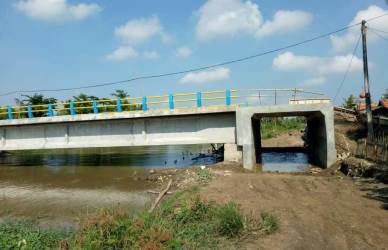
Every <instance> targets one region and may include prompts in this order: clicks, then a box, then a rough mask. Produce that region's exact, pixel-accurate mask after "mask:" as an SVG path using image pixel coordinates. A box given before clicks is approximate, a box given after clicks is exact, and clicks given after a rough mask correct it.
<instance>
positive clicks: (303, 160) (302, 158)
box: [260, 151, 311, 172]
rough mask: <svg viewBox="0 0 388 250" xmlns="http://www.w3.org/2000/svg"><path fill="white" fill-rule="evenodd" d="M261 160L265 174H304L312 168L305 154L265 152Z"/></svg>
mask: <svg viewBox="0 0 388 250" xmlns="http://www.w3.org/2000/svg"><path fill="white" fill-rule="evenodd" d="M261 159H262V163H261V164H260V167H261V170H262V171H264V172H275V171H276V172H304V171H306V170H307V169H308V168H310V167H311V165H310V164H309V157H308V154H307V153H304V152H276V151H274V152H263V153H262V154H261Z"/></svg>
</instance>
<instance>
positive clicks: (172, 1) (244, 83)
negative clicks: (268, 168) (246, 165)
mask: <svg viewBox="0 0 388 250" xmlns="http://www.w3.org/2000/svg"><path fill="white" fill-rule="evenodd" d="M387 12H388V4H387V2H386V1H384V0H374V1H373V0H371V1H368V0H351V1H350V0H349V1H345V0H341V1H338V0H326V1H311V0H294V1H286V0H284V1H283V0H276V1H275V0H273V1H264V0H262V1H259V0H251V1H245V0H207V1H205V0H202V1H200V0H193V1H182V0H169V1H150V0H131V1H128V0H116V1H102V0H0V95H1V94H3V93H7V92H10V91H15V90H36V89H57V88H72V87H80V86H85V85H93V84H96V83H105V82H114V81H121V80H126V79H130V78H134V77H138V76H144V75H154V74H162V73H169V72H175V71H181V70H186V69H190V68H197V67H202V66H207V65H213V64H217V63H220V62H223V61H229V60H234V59H238V58H242V57H246V56H250V55H253V54H258V53H261V52H264V51H267V50H272V49H276V48H279V47H283V46H286V45H288V44H292V43H295V42H299V41H301V40H305V39H309V38H311V37H314V36H317V35H320V34H323V33H327V32H330V31H334V30H337V29H339V28H342V27H344V26H347V25H349V24H353V23H357V22H359V21H361V20H362V19H368V18H372V17H375V16H379V15H382V14H384V13H387ZM367 25H368V26H369V27H370V29H369V30H368V37H367V39H368V59H369V74H370V86H371V95H372V98H373V99H374V100H377V99H378V98H379V97H380V96H381V94H382V93H383V92H384V91H385V89H387V88H388V71H387V70H386V69H387V65H388V16H385V17H383V18H379V19H375V20H373V21H371V22H369V23H368V24H367ZM371 29H374V30H373V32H372V30H371ZM378 30H379V31H378ZM383 31H385V32H387V33H384V32H383ZM376 33H378V34H379V35H376ZM359 37H360V27H359V26H356V27H354V28H351V29H348V30H345V31H343V32H340V33H336V34H335V35H332V36H329V37H326V38H323V39H320V40H316V41H314V42H311V43H307V44H303V45H301V46H298V47H294V48H289V49H286V50H282V51H278V52H276V53H272V54H267V55H265V56H262V57H257V58H254V59H252V60H247V61H244V62H240V63H235V64H229V65H224V66H220V67H215V68H212V69H208V70H205V71H199V72H191V73H186V74H180V75H175V76H169V77H163V78H153V79H147V80H138V81H133V82H128V83H122V84H119V85H113V86H106V87H101V88H93V89H85V90H71V91H60V92H50V93H44V94H45V95H46V96H50V97H51V96H52V97H56V98H58V99H59V100H66V99H68V98H70V97H72V96H74V95H78V94H80V93H87V94H89V95H94V96H99V97H109V96H110V94H111V93H112V92H114V90H115V89H124V90H126V91H127V92H128V93H129V94H130V95H131V96H142V95H161V94H169V93H176V92H191V91H198V90H202V91H205V90H220V89H226V88H233V89H250V88H295V87H297V88H302V89H305V90H310V91H318V92H322V93H324V94H326V95H327V96H328V97H331V98H334V96H335V95H336V93H337V91H338V89H339V86H340V83H341V81H342V79H343V78H344V74H345V72H346V71H347V69H348V65H349V62H350V60H351V59H352V53H353V50H354V48H355V46H356V43H357V41H358V39H359ZM384 38H386V40H384ZM361 48H362V47H361V44H359V46H358V49H357V51H356V54H355V56H354V57H353V59H352V64H351V67H350V68H349V74H348V76H347V78H346V81H345V82H344V84H343V87H342V88H341V91H340V92H339V95H338V97H337V99H336V100H335V102H336V103H337V104H340V103H342V102H343V98H344V97H346V96H348V95H350V94H354V95H359V93H360V92H361V91H362V89H363V74H362V72H363V70H362V69H363V66H362V50H361ZM14 98H22V97H21V94H14V95H8V96H0V105H8V104H12V103H13V102H14ZM22 99H23V98H22Z"/></svg>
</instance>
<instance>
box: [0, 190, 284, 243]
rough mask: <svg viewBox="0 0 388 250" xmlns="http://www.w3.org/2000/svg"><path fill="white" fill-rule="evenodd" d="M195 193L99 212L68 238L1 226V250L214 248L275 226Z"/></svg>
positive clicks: (271, 219)
mask: <svg viewBox="0 0 388 250" xmlns="http://www.w3.org/2000/svg"><path fill="white" fill-rule="evenodd" d="M197 191H198V187H195V188H192V189H190V190H186V191H183V192H177V193H175V194H174V195H172V196H171V197H169V198H168V199H166V201H164V202H163V203H162V204H161V206H160V207H159V208H157V209H156V210H154V211H153V212H143V213H141V214H139V215H136V216H131V215H128V214H127V213H126V212H124V211H121V210H112V209H111V210H106V209H105V210H101V211H99V212H97V213H95V214H93V215H91V216H88V217H87V218H85V220H84V221H82V222H81V224H80V228H79V230H77V231H76V232H74V233H73V234H69V233H64V232H56V231H50V230H42V229H38V228H37V227H34V226H33V225H32V224H20V225H18V224H0V249H53V248H54V249H55V248H60V249H155V250H156V249H215V248H218V247H220V245H222V246H228V244H229V245H232V244H234V243H236V242H237V239H239V238H240V236H242V235H244V234H246V233H249V231H248V230H247V229H249V228H259V229H260V230H262V231H263V232H265V234H269V233H272V232H274V231H275V230H276V229H277V227H278V224H277V220H276V218H275V217H273V216H272V215H269V214H266V215H265V216H263V215H262V220H261V222H258V224H256V222H253V221H250V220H248V219H247V218H246V217H244V216H243V215H242V213H241V211H240V209H239V207H238V206H237V205H236V204H235V203H228V204H216V203H215V202H207V201H203V200H201V199H200V198H199V196H198V192H197ZM274 221H275V222H274ZM253 224H254V225H253Z"/></svg>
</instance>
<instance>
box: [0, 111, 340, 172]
mask: <svg viewBox="0 0 388 250" xmlns="http://www.w3.org/2000/svg"><path fill="white" fill-rule="evenodd" d="M294 115H295V116H298V115H304V116H306V117H307V123H308V127H309V129H308V138H309V139H308V141H309V145H313V146H311V147H310V148H311V150H312V151H311V152H310V155H312V156H313V158H315V159H317V160H318V164H319V165H321V166H323V167H327V166H330V165H331V164H332V163H334V161H335V157H336V151H335V145H334V122H333V107H332V105H330V104H311V105H277V106H258V107H237V108H236V107H203V108H195V109H193V108H187V109H181V110H156V111H147V112H144V113H131V112H122V113H102V114H88V115H76V116H59V117H41V118H32V119H15V120H10V121H6V120H5V121H4V120H3V121H0V136H1V138H0V151H11V150H29V149H54V148H84V147H124V146H149V145H174V144H175V145H180V144H208V143H223V144H225V160H227V161H241V158H242V162H243V165H244V167H245V168H247V169H253V167H254V166H255V165H256V156H255V143H254V138H258V136H259V135H260V133H258V134H257V131H258V129H257V128H256V129H253V128H252V127H253V125H254V123H253V124H252V121H253V120H252V119H253V118H254V117H260V116H294ZM253 131H255V133H256V135H254V134H253ZM241 151H242V152H241Z"/></svg>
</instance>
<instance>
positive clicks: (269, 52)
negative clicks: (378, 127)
mask: <svg viewBox="0 0 388 250" xmlns="http://www.w3.org/2000/svg"><path fill="white" fill-rule="evenodd" d="M359 24H360V23H357V24H353V25H349V26H346V27H343V28H341V29H338V30H335V31H331V32H328V33H325V34H322V35H319V36H315V37H313V38H310V39H306V40H303V41H300V42H297V43H293V44H290V45H287V46H284V47H280V48H277V49H273V50H268V51H265V52H261V53H258V54H255V55H251V56H247V57H243V58H239V59H235V60H231V61H226V62H222V63H217V64H213V65H208V66H203V67H198V68H192V69H187V70H182V71H176V72H170V73H164V74H155V75H148V76H139V77H134V78H131V79H127V80H121V81H115V82H107V83H98V84H94V85H87V86H81V87H74V88H58V89H37V90H17V91H10V92H8V93H3V94H0V96H7V95H12V94H18V93H33V92H59V91H68V90H79V89H89V88H97V87H103V86H109V85H116V84H120V83H126V82H132V81H136V80H145V79H152V78H160V77H166V76H173V75H180V74H185V73H189V72H194V71H201V70H206V69H211V68H215V67H219V66H224V65H228V64H232V63H237V62H242V61H246V60H250V59H253V58H257V57H261V56H264V55H267V54H271V53H275V52H279V51H282V50H285V49H289V48H292V47H296V46H300V45H302V44H305V43H309V42H312V41H315V40H318V39H321V38H324V37H327V36H330V35H333V34H336V33H339V32H341V31H344V30H347V29H349V28H351V27H354V26H357V25H359Z"/></svg>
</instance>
